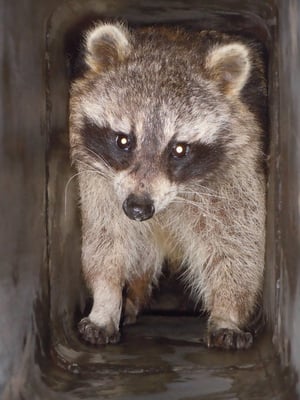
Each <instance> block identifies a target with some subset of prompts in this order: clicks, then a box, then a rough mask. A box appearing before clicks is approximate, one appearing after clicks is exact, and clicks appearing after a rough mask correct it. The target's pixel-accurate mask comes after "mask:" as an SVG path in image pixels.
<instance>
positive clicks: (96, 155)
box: [86, 147, 111, 170]
mask: <svg viewBox="0 0 300 400" xmlns="http://www.w3.org/2000/svg"><path fill="white" fill-rule="evenodd" d="M86 150H88V151H89V152H90V153H91V154H93V155H94V156H95V157H96V158H97V159H99V160H100V161H101V163H103V164H104V165H105V167H106V168H107V169H108V170H110V169H111V167H110V166H109V164H108V163H107V161H106V160H105V159H104V158H103V157H102V156H101V155H100V154H98V153H96V152H95V151H94V150H92V149H90V148H89V147H86Z"/></svg>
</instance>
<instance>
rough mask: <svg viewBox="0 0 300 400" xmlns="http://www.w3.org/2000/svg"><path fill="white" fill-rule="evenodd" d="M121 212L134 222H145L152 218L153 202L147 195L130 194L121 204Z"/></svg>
mask: <svg viewBox="0 0 300 400" xmlns="http://www.w3.org/2000/svg"><path fill="white" fill-rule="evenodd" d="M123 211H124V213H125V214H126V215H127V217H128V218H130V219H132V220H134V221H146V220H147V219H150V218H152V217H153V215H154V212H155V207H154V202H153V200H152V199H151V197H150V196H149V195H148V194H139V195H136V194H133V193H132V194H130V195H129V196H128V197H127V199H126V200H125V201H124V203H123Z"/></svg>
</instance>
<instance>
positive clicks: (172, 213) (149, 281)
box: [70, 23, 266, 349]
mask: <svg viewBox="0 0 300 400" xmlns="http://www.w3.org/2000/svg"><path fill="white" fill-rule="evenodd" d="M84 62H85V70H84V72H83V74H82V76H80V77H78V78H77V79H76V80H75V81H74V82H73V83H72V87H71V96H70V144H71V157H72V161H73V163H74V164H75V166H76V168H77V170H78V180H79V189H80V199H81V213H82V264H83V274H84V276H85V279H86V282H87V285H88V287H89V288H90V290H91V293H92V295H93V306H92V309H91V312H90V314H89V315H88V317H85V318H83V319H82V320H81V321H80V322H79V326H78V329H79V332H80V335H81V336H82V337H83V339H84V340H86V341H87V342H90V343H92V344H103V343H115V342H118V340H119V338H120V334H119V328H120V318H121V313H122V310H123V311H124V321H125V323H130V322H134V321H135V318H136V316H137V314H138V313H139V311H140V310H141V309H142V308H143V306H144V305H145V304H146V303H147V301H148V300H149V297H150V296H151V288H152V286H153V284H156V283H157V280H158V278H159V276H160V274H161V270H162V265H163V261H164V260H165V259H167V260H168V262H169V265H170V266H171V267H173V268H177V269H179V271H180V272H181V277H182V279H183V280H184V283H185V284H186V285H187V287H188V288H189V289H190V293H191V295H192V296H193V298H194V300H195V302H200V301H201V302H202V306H203V308H204V309H205V310H206V311H207V312H208V315H209V318H208V326H207V344H208V346H210V347H220V348H238V349H240V348H248V347H249V346H250V345H251V344H252V342H253V335H252V333H251V332H250V331H249V329H248V327H249V323H250V321H251V319H252V317H253V315H255V313H256V311H257V307H258V305H259V303H260V298H261V290H262V283H263V273H264V247H265V241H264V237H265V176H264V162H263V158H264V155H263V137H264V133H265V132H264V131H265V126H264V119H265V118H264V114H265V104H266V83H265V76H264V74H265V73H264V63H263V60H262V55H261V50H260V49H259V47H258V45H257V44H256V43H255V42H252V41H249V40H246V39H241V38H239V37H233V36H228V35H226V34H223V33H218V32H215V31H201V32H186V31H184V30H181V29H175V28H167V27H148V28H140V29H135V30H129V29H128V28H127V27H126V26H125V25H123V24H121V23H100V24H97V25H95V26H94V27H93V28H92V29H91V30H90V31H88V32H87V33H86V36H85V40H84ZM124 293H125V297H124Z"/></svg>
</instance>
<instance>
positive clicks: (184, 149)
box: [171, 143, 190, 158]
mask: <svg viewBox="0 0 300 400" xmlns="http://www.w3.org/2000/svg"><path fill="white" fill-rule="evenodd" d="M189 150H190V147H189V145H188V144H186V143H176V144H175V145H174V146H173V147H172V150H171V155H172V157H174V158H183V157H185V156H186V155H187V154H188V152H189Z"/></svg>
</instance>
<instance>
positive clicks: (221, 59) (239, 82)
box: [206, 43, 250, 96]
mask: <svg viewBox="0 0 300 400" xmlns="http://www.w3.org/2000/svg"><path fill="white" fill-rule="evenodd" d="M206 68H207V70H208V72H209V76H210V78H211V79H213V80H214V81H217V83H218V84H219V86H220V88H221V90H222V91H223V92H225V93H226V94H228V95H236V96H238V95H239V94H240V92H241V90H242V89H243V87H244V86H245V84H246V82H247V80H248V77H249V73H250V56H249V50H248V48H247V46H245V45H244V44H242V43H229V44H224V45H219V46H217V47H214V48H213V49H212V50H211V51H210V52H209V53H208V55H207V58H206Z"/></svg>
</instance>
